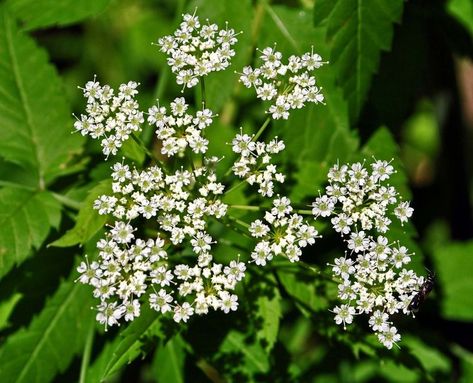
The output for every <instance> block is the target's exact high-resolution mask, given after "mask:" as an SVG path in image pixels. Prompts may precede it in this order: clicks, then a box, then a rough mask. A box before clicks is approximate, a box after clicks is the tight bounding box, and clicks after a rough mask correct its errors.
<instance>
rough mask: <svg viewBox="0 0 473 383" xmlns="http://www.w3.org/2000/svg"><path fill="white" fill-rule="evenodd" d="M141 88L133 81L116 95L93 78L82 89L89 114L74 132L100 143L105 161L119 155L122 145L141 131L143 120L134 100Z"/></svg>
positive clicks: (83, 115)
mask: <svg viewBox="0 0 473 383" xmlns="http://www.w3.org/2000/svg"><path fill="white" fill-rule="evenodd" d="M138 85H139V84H138V83H136V82H134V81H129V82H128V83H127V84H121V85H120V87H119V91H118V93H117V94H115V91H114V90H113V89H112V88H111V87H110V86H109V85H103V86H102V85H100V83H99V82H98V81H96V79H95V77H94V80H93V81H89V82H87V84H85V87H84V88H81V89H82V90H83V93H84V97H85V98H87V106H86V111H87V114H82V115H81V117H80V119H77V121H76V122H75V123H74V128H75V129H76V130H77V131H78V132H80V133H81V134H82V135H83V136H85V135H89V136H91V137H92V138H95V139H100V140H101V142H100V144H101V145H102V151H103V153H104V154H105V156H106V157H108V156H109V155H110V154H111V155H115V154H117V151H118V149H119V148H120V147H121V146H122V144H123V141H126V140H127V139H128V138H129V137H130V135H131V134H132V133H133V132H138V131H141V124H142V123H143V122H144V117H143V112H140V111H139V105H138V102H137V101H136V100H135V96H136V94H137V93H138V89H137V88H138Z"/></svg>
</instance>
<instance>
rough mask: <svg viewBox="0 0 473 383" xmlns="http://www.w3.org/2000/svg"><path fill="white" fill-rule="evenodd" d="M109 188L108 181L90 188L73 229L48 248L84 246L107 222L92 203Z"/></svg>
mask: <svg viewBox="0 0 473 383" xmlns="http://www.w3.org/2000/svg"><path fill="white" fill-rule="evenodd" d="M111 187H112V185H111V182H110V180H105V181H102V182H100V183H99V184H98V185H96V186H95V187H94V188H92V189H91V190H90V192H89V194H88V195H87V198H86V199H85V201H84V203H83V204H82V207H81V209H80V210H79V214H77V218H76V223H75V225H74V227H73V228H72V229H70V230H68V231H67V232H66V233H65V234H64V235H63V236H62V237H61V238H59V239H57V240H56V241H54V242H53V243H51V244H50V246H57V247H69V246H74V245H79V244H85V243H86V242H87V241H88V240H89V239H90V238H92V236H93V235H94V234H95V233H97V232H98V231H99V230H100V229H101V228H102V227H103V225H104V224H105V222H106V221H107V216H105V215H100V214H99V213H98V211H97V210H95V209H93V206H94V201H95V200H96V199H97V198H98V197H99V196H101V195H103V194H106V193H108V192H109V191H110V189H111Z"/></svg>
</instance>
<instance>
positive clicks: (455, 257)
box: [433, 241, 473, 321]
mask: <svg viewBox="0 0 473 383" xmlns="http://www.w3.org/2000/svg"><path fill="white" fill-rule="evenodd" d="M472 255H473V241H469V242H463V243H462V242H457V243H451V244H447V245H445V246H443V247H440V248H437V249H435V250H434V253H433V256H434V265H435V270H434V271H435V272H436V278H437V280H438V282H439V292H441V293H442V297H443V299H442V300H441V301H440V303H441V309H442V316H443V317H444V318H447V319H452V320H461V321H472V320H473V294H471V291H472V289H473V279H472V278H471V270H473V257H472Z"/></svg>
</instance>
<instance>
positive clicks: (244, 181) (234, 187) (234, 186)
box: [223, 169, 246, 195]
mask: <svg viewBox="0 0 473 383" xmlns="http://www.w3.org/2000/svg"><path fill="white" fill-rule="evenodd" d="M230 170H231V169H230ZM225 175H228V174H225ZM245 183H246V180H243V181H241V182H238V183H237V184H236V185H233V186H232V187H231V188H230V189H228V190H227V191H225V192H224V193H223V194H224V195H226V194H230V193H231V192H232V191H234V190H236V189H238V188H239V187H240V186H242V185H243V184H245Z"/></svg>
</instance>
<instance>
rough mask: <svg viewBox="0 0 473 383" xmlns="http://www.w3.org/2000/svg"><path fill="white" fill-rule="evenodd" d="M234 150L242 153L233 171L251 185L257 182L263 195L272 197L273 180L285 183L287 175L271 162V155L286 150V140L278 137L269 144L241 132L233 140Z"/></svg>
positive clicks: (259, 191)
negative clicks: (256, 140)
mask: <svg viewBox="0 0 473 383" xmlns="http://www.w3.org/2000/svg"><path fill="white" fill-rule="evenodd" d="M232 150H233V152H235V153H237V154H239V155H240V158H238V159H237V160H236V161H235V162H234V164H233V166H232V170H233V173H234V174H235V175H236V176H237V177H240V178H244V179H246V181H247V182H248V183H249V184H250V185H253V184H257V185H258V186H259V189H258V193H260V194H261V195H262V196H263V197H272V196H273V194H274V182H273V181H277V182H280V183H283V182H284V180H285V176H284V174H282V173H280V172H278V171H277V168H276V165H274V164H271V156H272V155H273V154H277V153H279V152H281V151H282V150H284V142H283V141H282V140H278V138H277V137H275V138H274V139H273V140H271V141H270V142H269V143H267V144H266V143H264V142H255V141H254V136H249V135H248V134H243V133H242V132H240V134H237V135H236V136H235V138H234V139H233V141H232Z"/></svg>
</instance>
